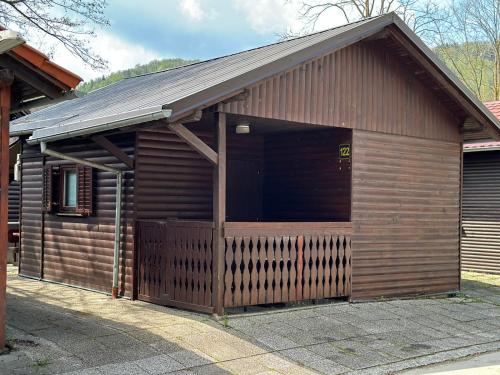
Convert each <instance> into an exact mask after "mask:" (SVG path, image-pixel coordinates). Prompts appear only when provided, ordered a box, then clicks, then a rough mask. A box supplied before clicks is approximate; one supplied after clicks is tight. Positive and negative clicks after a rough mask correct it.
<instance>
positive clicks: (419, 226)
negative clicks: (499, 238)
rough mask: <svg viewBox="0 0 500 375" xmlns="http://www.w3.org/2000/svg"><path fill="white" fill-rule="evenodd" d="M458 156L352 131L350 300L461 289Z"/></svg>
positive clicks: (420, 142) (451, 150) (436, 146)
mask: <svg viewBox="0 0 500 375" xmlns="http://www.w3.org/2000/svg"><path fill="white" fill-rule="evenodd" d="M460 153H461V147H460V144H459V143H453V142H443V141H436V140H434V141H431V140H424V139H418V138H411V137H405V136H396V135H386V134H380V133H374V132H367V131H360V130H355V131H354V133H353V192H352V194H353V205H352V223H353V229H354V235H353V239H352V247H353V260H352V262H353V274H352V297H353V299H362V298H373V297H380V296H396V295H410V294H421V293H435V292H449V291H456V290H458V289H459V278H460V273H459V243H458V242H459V208H460V207H459V206H460V203H459V201H460V168H461V166H460Z"/></svg>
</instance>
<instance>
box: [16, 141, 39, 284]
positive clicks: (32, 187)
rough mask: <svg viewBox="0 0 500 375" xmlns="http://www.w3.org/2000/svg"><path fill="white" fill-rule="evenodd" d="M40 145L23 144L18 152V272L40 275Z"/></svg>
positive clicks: (25, 274)
mask: <svg viewBox="0 0 500 375" xmlns="http://www.w3.org/2000/svg"><path fill="white" fill-rule="evenodd" d="M42 172H43V161H42V155H41V154H40V147H30V146H27V145H23V152H22V155H21V208H20V215H21V240H20V262H19V274H20V275H22V276H29V277H36V278H39V277H41V259H42V221H43V220H42V192H43V189H42V185H43V180H42V176H43V174H42Z"/></svg>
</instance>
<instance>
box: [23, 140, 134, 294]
mask: <svg viewBox="0 0 500 375" xmlns="http://www.w3.org/2000/svg"><path fill="white" fill-rule="evenodd" d="M109 139H110V141H112V142H113V143H114V144H116V145H117V146H118V147H119V148H120V149H121V150H123V151H124V152H126V153H127V154H128V155H129V156H131V157H133V155H134V141H135V137H134V135H133V134H127V135H121V136H114V137H109ZM49 147H50V148H52V149H54V150H56V151H59V152H62V153H65V154H68V155H71V156H74V157H78V158H84V159H88V160H91V161H94V162H96V163H100V164H106V165H108V166H110V167H112V168H120V169H122V170H124V171H125V173H124V178H123V195H122V196H123V204H122V220H123V221H122V223H123V224H122V237H121V244H122V251H121V254H120V275H119V287H120V291H121V292H123V293H124V294H125V295H127V296H130V295H131V294H132V264H133V249H134V240H133V238H134V237H133V210H134V207H133V186H134V171H133V170H130V169H129V168H128V167H127V166H125V164H123V163H122V162H120V161H118V160H117V159H116V158H115V157H114V156H112V155H111V154H110V153H109V152H108V151H106V150H104V149H102V148H101V147H100V146H98V145H97V144H95V143H93V142H91V141H76V142H75V141H66V142H59V143H56V144H50V145H49ZM45 164H46V165H47V166H49V165H65V164H72V163H71V162H67V161H62V160H59V159H55V158H51V157H46V158H45ZM22 168H23V173H22V207H21V215H22V228H21V261H20V274H21V275H26V276H31V277H37V278H42V279H45V280H50V281H56V282H61V283H65V284H70V285H76V286H81V287H85V288H90V289H94V290H99V291H104V292H110V291H111V284H112V275H113V252H114V251H113V249H114V215H115V193H116V178H115V176H114V175H113V174H112V173H109V172H103V171H97V170H94V173H95V174H94V176H95V177H94V189H95V191H94V204H95V214H94V215H92V216H89V217H71V216H59V215H58V214H47V213H43V214H42V207H41V202H42V168H43V159H42V155H40V154H39V146H38V145H36V146H27V145H25V146H24V150H23V159H22ZM42 218H43V219H42ZM42 229H43V233H42Z"/></svg>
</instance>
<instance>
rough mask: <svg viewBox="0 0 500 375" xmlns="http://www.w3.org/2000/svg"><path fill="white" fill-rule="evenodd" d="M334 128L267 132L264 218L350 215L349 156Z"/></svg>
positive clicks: (345, 136)
mask: <svg viewBox="0 0 500 375" xmlns="http://www.w3.org/2000/svg"><path fill="white" fill-rule="evenodd" d="M341 144H348V145H350V144H351V133H350V132H349V131H342V130H339V129H335V130H333V129H331V130H320V131H308V132H300V133H291V134H277V135H274V136H269V137H267V138H266V141H265V168H264V210H265V219H266V221H350V211H351V162H350V158H340V157H339V145H341Z"/></svg>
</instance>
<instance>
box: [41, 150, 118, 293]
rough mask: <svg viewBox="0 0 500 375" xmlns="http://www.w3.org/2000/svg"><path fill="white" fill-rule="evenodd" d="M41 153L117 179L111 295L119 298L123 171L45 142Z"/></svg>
mask: <svg viewBox="0 0 500 375" xmlns="http://www.w3.org/2000/svg"><path fill="white" fill-rule="evenodd" d="M40 151H41V153H42V154H43V155H49V156H53V157H55V158H58V159H63V160H68V161H72V162H74V163H77V164H82V165H86V166H89V167H92V168H95V169H99V170H101V171H106V172H111V173H113V174H114V175H115V177H116V207H115V241H114V253H113V287H112V289H111V295H112V297H113V298H118V268H119V264H118V263H119V259H120V226H121V225H120V223H121V216H122V214H121V213H122V210H121V208H122V171H120V170H118V169H114V168H110V167H107V166H105V165H102V164H97V163H94V162H91V161H88V160H85V159H79V158H75V157H73V156H69V155H66V154H63V153H61V152H57V151H54V150H51V149H49V148H47V144H46V143H45V142H40Z"/></svg>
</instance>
